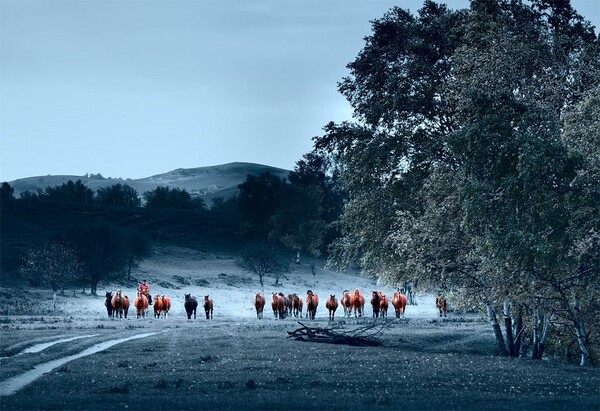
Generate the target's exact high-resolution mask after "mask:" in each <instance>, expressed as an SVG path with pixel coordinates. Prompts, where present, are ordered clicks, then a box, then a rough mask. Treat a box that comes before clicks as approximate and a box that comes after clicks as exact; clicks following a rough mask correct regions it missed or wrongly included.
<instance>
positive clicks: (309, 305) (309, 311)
mask: <svg viewBox="0 0 600 411" xmlns="http://www.w3.org/2000/svg"><path fill="white" fill-rule="evenodd" d="M318 305H319V296H318V295H317V294H314V293H313V292H312V291H311V290H308V291H307V292H306V315H307V316H308V318H310V319H311V320H314V319H315V316H316V315H317V307H318Z"/></svg>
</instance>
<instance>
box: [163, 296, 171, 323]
mask: <svg viewBox="0 0 600 411" xmlns="http://www.w3.org/2000/svg"><path fill="white" fill-rule="evenodd" d="M170 310H171V299H170V298H169V297H165V296H164V295H163V296H162V311H161V312H162V315H163V317H164V318H167V314H169V311H170Z"/></svg>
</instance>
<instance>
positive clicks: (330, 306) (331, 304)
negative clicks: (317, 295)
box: [325, 294, 339, 321]
mask: <svg viewBox="0 0 600 411" xmlns="http://www.w3.org/2000/svg"><path fill="white" fill-rule="evenodd" d="M338 305H339V304H338V300H337V298H335V294H331V295H330V296H329V298H328V299H327V301H326V302H325V308H327V310H329V321H333V318H334V316H335V311H336V310H337V308H338Z"/></svg>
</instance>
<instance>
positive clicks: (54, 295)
mask: <svg viewBox="0 0 600 411" xmlns="http://www.w3.org/2000/svg"><path fill="white" fill-rule="evenodd" d="M52 307H53V309H54V311H56V290H54V293H53V294H52Z"/></svg>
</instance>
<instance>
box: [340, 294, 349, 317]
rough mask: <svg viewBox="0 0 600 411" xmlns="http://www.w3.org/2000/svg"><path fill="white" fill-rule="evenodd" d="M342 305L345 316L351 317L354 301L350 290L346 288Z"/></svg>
mask: <svg viewBox="0 0 600 411" xmlns="http://www.w3.org/2000/svg"><path fill="white" fill-rule="evenodd" d="M341 303H342V307H343V308H344V317H350V315H352V301H351V298H350V291H348V290H344V292H343V293H342V301H341Z"/></svg>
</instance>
